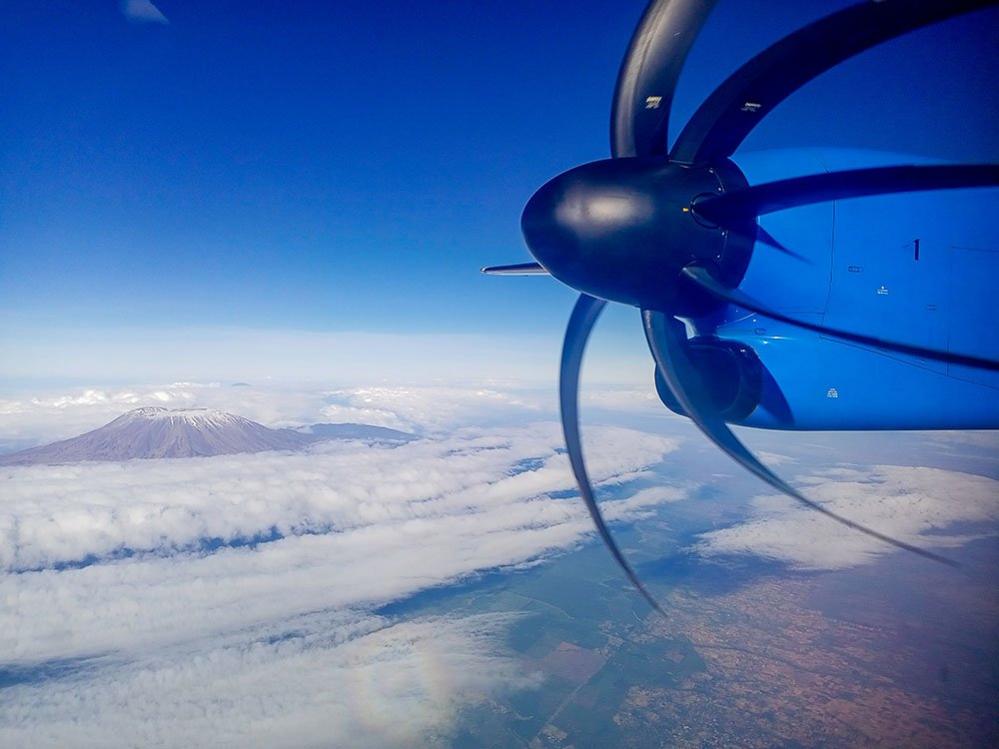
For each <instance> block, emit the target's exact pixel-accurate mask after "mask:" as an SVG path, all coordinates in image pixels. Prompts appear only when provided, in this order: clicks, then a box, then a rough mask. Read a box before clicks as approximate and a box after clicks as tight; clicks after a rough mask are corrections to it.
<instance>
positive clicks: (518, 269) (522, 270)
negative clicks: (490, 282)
mask: <svg viewBox="0 0 999 749" xmlns="http://www.w3.org/2000/svg"><path fill="white" fill-rule="evenodd" d="M481 271H482V272H483V273H485V274H486V275H487V276H547V275H549V273H548V271H547V270H545V269H544V267H543V266H542V265H541V263H517V264H515V265H487V266H486V267H485V268H482V269H481Z"/></svg>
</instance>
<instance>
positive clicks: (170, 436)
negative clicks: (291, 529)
mask: <svg viewBox="0 0 999 749" xmlns="http://www.w3.org/2000/svg"><path fill="white" fill-rule="evenodd" d="M330 427H334V428H333V429H330ZM313 428H315V429H316V431H315V432H312V431H309V430H311V429H313ZM383 431H384V432H394V433H395V434H396V435H398V436H395V437H393V436H391V435H388V434H382V433H381V432H383ZM411 438H412V435H408V434H406V433H405V432H395V430H391V429H389V430H382V429H381V428H379V427H370V426H368V425H366V424H350V425H345V424H344V425H341V424H336V425H333V424H317V425H313V427H304V428H303V429H302V430H296V429H271V428H269V427H265V426H264V425H263V424H258V423H257V422H255V421H251V420H250V419H245V418H243V417H242V416H236V415H235V414H231V413H226V412H225V411H218V410H216V409H211V408H187V409H167V408H137V409H135V410H133V411H129V412H128V413H126V414H123V415H122V416H119V417H118V418H117V419H115V420H114V421H112V422H110V423H109V424H105V425H104V426H102V427H100V428H98V429H95V430H93V431H92V432H87V433H86V434H81V435H80V436H79V437H73V438H71V439H67V440H62V441H61V442H53V443H52V444H50V445H44V446H41V447H33V448H30V449H28V450H21V451H20V452H16V453H12V454H10V455H0V465H23V464H35V463H50V464H51V463H75V462H78V461H83V460H132V459H133V458H192V457H208V456H212V455H229V454H233V453H254V452H263V451H265V450H299V449H302V448H304V447H307V446H308V445H311V444H313V443H315V442H318V441H320V440H325V439H369V440H378V441H383V440H401V439H411Z"/></svg>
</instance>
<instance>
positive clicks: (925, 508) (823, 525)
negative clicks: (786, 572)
mask: <svg viewBox="0 0 999 749" xmlns="http://www.w3.org/2000/svg"><path fill="white" fill-rule="evenodd" d="M799 483H801V484H803V485H805V486H806V487H807V494H808V496H809V497H810V498H811V499H814V500H816V501H817V502H821V503H822V504H823V505H825V506H826V507H828V508H829V509H830V510H833V511H834V512H836V513H838V514H840V515H843V516H845V517H848V518H850V519H852V520H856V521H858V522H860V523H862V524H864V525H866V526H868V527H871V528H874V529H876V530H879V531H881V532H882V533H887V534H888V535H890V536H893V537H895V538H898V539H900V540H902V541H906V542H908V543H911V544H915V545H917V546H923V547H927V548H931V547H937V548H946V547H952V546H959V545H961V544H963V543H965V542H966V541H968V540H969V537H968V536H967V535H947V534H945V533H944V531H946V529H947V528H949V527H951V526H953V525H954V524H956V523H986V522H988V523H992V524H993V529H994V523H995V522H996V521H997V520H999V481H996V480H994V479H990V478H985V477H983V476H976V475H973V474H968V473H960V472H958V471H946V470H941V469H936V468H913V467H903V466H874V467H873V468H871V469H870V470H861V469H857V468H845V467H844V468H835V469H831V470H828V471H823V472H821V473H817V474H814V475H811V476H808V477H805V478H803V479H802V480H801V481H799ZM753 507H754V510H753V515H752V517H751V519H750V520H748V521H747V522H744V523H739V524H737V525H735V526H732V527H730V528H724V529H721V530H717V531H711V532H710V533H706V534H704V535H703V536H702V540H701V542H700V544H699V545H698V550H699V551H700V552H701V553H702V554H704V555H707V556H714V555H727V554H752V555H756V556H762V557H766V558H769V559H777V560H780V561H783V562H787V563H789V564H791V565H792V566H794V567H797V568H800V569H808V570H820V569H827V570H829V569H845V568H849V567H856V566H858V565H861V564H865V563H867V562H870V561H873V560H874V559H876V558H877V557H879V556H881V555H883V554H887V553H890V552H892V551H894V549H893V548H892V547H890V546H888V545H886V544H884V543H882V542H880V541H877V540H876V539H873V538H870V537H869V536H866V535H863V534H861V533H857V532H855V531H851V530H849V529H847V528H843V527H841V526H838V525H836V524H835V523H833V521H831V520H829V519H828V518H825V517H823V516H822V515H820V514H818V513H816V512H814V511H811V510H808V509H806V508H803V507H801V506H800V505H799V504H797V503H796V502H794V501H793V500H791V499H788V498H787V497H784V496H763V497H758V498H757V499H756V500H754V502H753Z"/></svg>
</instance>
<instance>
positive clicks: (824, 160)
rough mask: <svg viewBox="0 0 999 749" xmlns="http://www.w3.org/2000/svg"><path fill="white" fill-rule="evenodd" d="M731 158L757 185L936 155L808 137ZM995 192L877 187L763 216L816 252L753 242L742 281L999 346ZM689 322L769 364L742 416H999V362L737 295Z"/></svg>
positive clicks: (970, 350) (950, 339) (984, 420)
mask: <svg viewBox="0 0 999 749" xmlns="http://www.w3.org/2000/svg"><path fill="white" fill-rule="evenodd" d="M737 161H738V165H739V167H740V168H741V169H742V170H743V172H744V173H745V175H746V177H747V178H748V180H749V182H750V184H756V183H760V182H767V181H772V180H775V179H781V178H785V177H792V176H798V175H804V174H813V173H817V172H821V171H823V170H827V171H833V170H838V169H849V168H857V167H865V166H880V165H888V164H918V163H932V162H929V161H928V160H926V159H920V158H917V157H912V156H906V155H899V154H891V153H871V152H862V151H823V152H821V153H820V152H817V151H812V150H802V151H786V152H783V151H782V152H778V153H774V152H769V153H766V154H758V155H754V154H749V155H746V156H740V157H739V158H738V159H737ZM997 193H999V191H997V190H995V189H978V190H951V191H947V192H929V193H917V194H906V195H892V196H879V197H876V198H861V199H855V200H844V201H838V202H835V203H827V204H822V205H815V206H809V207H806V208H798V209H792V210H788V211H783V212H780V213H774V214H770V215H767V216H764V217H762V219H761V221H760V223H761V225H762V226H763V227H764V228H765V229H766V230H767V231H768V232H769V233H770V234H771V235H773V236H774V237H776V238H777V239H778V240H779V241H781V242H782V243H783V244H785V245H786V246H787V247H789V248H791V249H793V250H794V251H795V252H798V253H800V254H801V255H804V256H805V257H806V258H808V259H809V262H808V263H803V262H801V261H800V260H798V259H796V258H793V257H790V256H788V255H785V254H782V253H780V252H777V251H774V250H773V249H772V248H770V247H767V246H764V245H761V244H757V246H756V247H755V249H754V252H753V257H752V260H751V262H750V265H749V268H748V270H747V273H746V276H745V278H744V279H743V281H742V283H740V285H739V286H740V289H742V290H744V291H746V292H747V293H749V294H750V295H752V296H756V297H758V298H762V299H766V300H767V301H768V303H770V304H771V305H773V306H774V307H775V308H776V309H778V310H780V311H782V312H789V313H793V314H794V315H795V316H796V317H800V318H803V319H808V320H810V321H814V322H817V323H822V324H825V325H829V326H833V327H838V328H843V329H847V330H851V331H855V332H859V333H867V334H873V335H876V336H879V337H883V338H887V339H891V340H896V341H903V342H907V343H914V344H917V345H924V346H932V347H941V348H944V349H946V350H949V351H951V352H960V353H967V354H975V355H979V356H984V357H990V358H999V324H997V323H999V315H997V314H996V299H995V291H994V289H995V285H996V282H997V281H999V226H997V224H996V222H995V220H994V214H995V210H996V205H997V203H996V198H997ZM916 240H919V242H918V258H917V247H916ZM692 325H693V327H694V329H695V330H696V332H697V333H698V334H699V335H705V336H710V335H714V336H718V337H721V338H727V339H731V340H738V341H741V342H743V343H745V344H748V345H750V346H751V347H752V348H753V349H754V350H755V351H756V353H757V355H758V356H759V358H760V360H761V362H762V363H763V365H764V367H765V368H766V370H767V372H768V376H767V377H766V378H765V379H766V383H765V386H764V395H763V402H762V403H761V405H760V406H758V407H757V408H756V410H755V411H754V412H753V413H751V414H750V415H749V416H748V417H747V418H746V419H744V420H742V421H740V422H739V423H742V424H745V425H747V426H755V427H763V428H771V429H800V430H850V429H865V430H866V429H969V428H974V429H985V428H999V373H996V372H988V371H983V370H973V369H969V368H966V367H961V366H958V365H953V364H945V363H940V362H933V361H926V360H922V359H918V358H915V357H911V356H905V355H900V354H886V353H884V352H881V351H876V350H874V349H871V348H869V347H866V346H862V345H856V344H851V343H845V342H843V341H840V340H835V339H831V338H827V337H824V336H821V335H819V334H816V333H812V332H809V331H804V330H801V329H798V328H793V327H790V326H787V325H784V324H780V323H776V322H774V321H772V320H768V319H766V318H763V317H761V316H758V315H755V314H750V313H747V312H745V311H744V310H740V309H738V308H735V307H727V308H725V309H724V310H723V311H721V312H720V313H715V314H713V315H711V316H709V317H705V318H700V319H695V320H693V321H692Z"/></svg>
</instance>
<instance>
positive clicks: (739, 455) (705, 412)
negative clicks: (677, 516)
mask: <svg viewBox="0 0 999 749" xmlns="http://www.w3.org/2000/svg"><path fill="white" fill-rule="evenodd" d="M642 323H643V324H644V326H645V337H646V340H648V342H649V349H650V350H651V351H652V356H653V357H654V358H655V360H656V366H657V367H658V368H659V372H660V374H661V375H662V376H663V379H664V380H665V381H666V384H667V385H669V388H670V390H672V391H673V395H675V396H676V399H677V401H679V403H680V405H681V406H682V407H683V410H684V411H685V412H686V413H687V415H688V416H689V417H690V419H691V420H692V421H693V422H694V424H696V425H697V428H698V429H700V430H701V431H702V432H703V433H704V434H705V436H706V437H707V438H708V439H709V440H711V441H712V442H714V443H715V445H717V446H718V447H719V448H721V449H722V450H723V451H724V452H725V453H726V454H728V456H729V457H730V458H732V459H733V460H735V461H736V462H737V463H739V464H740V465H741V466H742V467H743V468H745V469H747V470H748V471H750V473H753V474H755V475H756V476H757V477H758V478H760V479H763V481H765V482H767V483H768V484H770V486H772V487H773V488H774V489H776V490H777V491H779V492H782V493H783V494H786V495H787V496H789V497H791V498H792V499H795V500H797V501H798V502H800V503H801V504H803V505H805V506H806V507H809V508H810V509H813V510H816V511H818V512H821V513H822V514H823V515H825V516H826V517H828V518H830V519H832V520H835V521H836V522H837V523H841V524H842V525H845V526H846V527H848V528H852V529H853V530H855V531H860V532H861V533H864V534H866V535H868V536H871V537H872V538H876V539H878V540H879V541H883V542H885V543H886V544H891V545H892V546H895V547H898V548H899V549H904V550H906V551H911V552H912V553H914V554H918V555H919V556H922V557H926V558H927V559H932V560H933V561H935V562H942V563H943V564H947V565H950V566H952V567H959V566H960V565H959V564H958V563H957V562H954V561H953V560H950V559H947V558H946V557H942V556H940V555H938V554H934V553H933V552H932V551H927V550H926V549H921V548H919V547H918V546H913V545H912V544H908V543H906V542H905V541H899V540H898V539H896V538H892V537H891V536H886V535H885V534H883V533H879V532H878V531H876V530H873V529H871V528H868V527H867V526H864V525H861V524H860V523H857V522H854V521H853V520H850V519H849V518H845V517H843V516H842V515H839V514H837V513H835V512H832V511H831V510H829V509H828V508H826V507H824V506H823V505H821V504H819V503H817V502H813V501H812V500H810V499H808V498H807V497H805V496H804V495H803V494H801V493H800V492H799V491H798V490H797V489H795V488H794V487H792V486H790V485H789V484H787V483H786V482H785V481H784V480H783V479H781V478H780V477H779V476H777V475H776V474H774V473H773V472H772V471H771V470H770V469H769V468H767V467H766V466H765V465H763V464H762V463H761V462H760V461H759V460H758V459H757V458H756V456H755V455H753V454H752V453H751V452H750V451H749V450H748V449H747V448H746V446H745V445H743V444H742V442H740V441H739V438H738V437H736V436H735V434H733V433H732V430H731V429H729V428H728V424H726V423H725V421H724V420H723V419H722V418H721V417H720V416H719V415H718V413H717V412H716V411H715V410H714V407H713V406H712V404H711V397H710V394H709V393H708V392H707V390H706V389H705V388H704V386H703V384H702V382H701V376H700V373H699V372H698V371H697V369H696V367H694V365H693V364H692V363H691V361H690V358H689V357H688V356H687V352H686V346H687V333H686V330H685V328H684V325H683V323H681V322H680V321H679V320H676V319H673V318H671V317H667V316H666V315H665V314H663V313H662V312H656V311H654V310H647V309H646V310H642Z"/></svg>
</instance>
